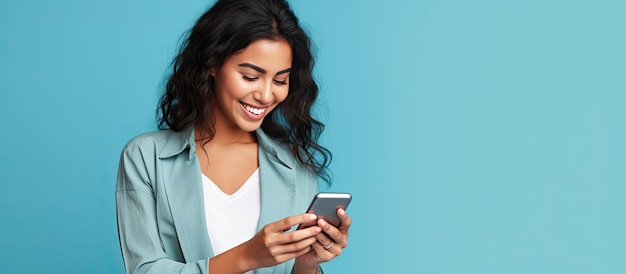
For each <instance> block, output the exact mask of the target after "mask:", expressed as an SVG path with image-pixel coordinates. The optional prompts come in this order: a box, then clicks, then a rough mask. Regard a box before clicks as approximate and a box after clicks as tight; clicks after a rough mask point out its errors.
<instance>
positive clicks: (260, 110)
mask: <svg viewBox="0 0 626 274" xmlns="http://www.w3.org/2000/svg"><path fill="white" fill-rule="evenodd" d="M241 105H243V107H244V108H245V109H246V110H247V111H248V112H250V113H252V114H254V115H260V114H263V112H265V110H266V109H267V108H253V107H251V106H249V105H246V104H244V103H241Z"/></svg>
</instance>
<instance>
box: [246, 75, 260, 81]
mask: <svg viewBox="0 0 626 274" xmlns="http://www.w3.org/2000/svg"><path fill="white" fill-rule="evenodd" d="M242 76H243V79H245V80H247V81H254V80H258V79H259V78H258V77H250V76H248V75H245V74H243V75H242Z"/></svg>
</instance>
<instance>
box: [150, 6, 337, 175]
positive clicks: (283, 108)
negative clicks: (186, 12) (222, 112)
mask: <svg viewBox="0 0 626 274" xmlns="http://www.w3.org/2000/svg"><path fill="white" fill-rule="evenodd" d="M259 39H269V40H278V39H284V40H285V41H287V42H288V43H289V45H290V46H291V50H292V54H293V61H292V66H291V74H290V76H289V93H288V95H287V98H286V99H285V100H284V101H283V102H282V103H280V104H279V105H278V106H277V107H276V108H275V109H274V110H273V111H272V112H271V113H269V114H268V116H266V117H265V119H264V120H263V123H262V125H261V128H262V129H263V131H264V132H265V133H267V134H268V135H269V136H271V137H273V138H276V139H279V140H281V141H283V142H286V143H288V144H289V145H290V147H291V149H292V152H293V154H294V155H295V156H296V158H297V160H298V161H299V162H300V163H301V164H303V165H304V166H305V167H307V168H308V169H310V170H312V171H313V172H315V173H316V174H317V175H318V176H320V177H321V178H322V179H324V180H325V181H326V182H329V183H330V179H331V178H330V174H329V172H328V170H327V168H328V165H329V164H330V161H331V160H332V154H331V153H330V151H329V150H328V149H326V148H324V147H322V146H321V145H320V144H318V139H319V137H320V134H321V133H322V131H323V130H324V124H323V123H321V122H320V121H318V120H316V119H314V118H313V117H312V116H311V107H312V106H313V104H314V102H315V100H316V98H317V95H318V86H317V84H316V83H315V80H314V79H313V65H314V60H313V56H312V54H311V41H310V39H309V36H308V35H307V34H306V33H305V32H304V31H303V30H302V28H301V27H300V25H299V23H298V18H297V17H296V16H295V15H294V13H293V11H292V10H291V7H290V6H289V4H288V3H287V2H286V1H284V0H219V1H217V2H216V3H215V5H214V6H213V7H212V8H210V9H209V10H208V11H207V12H206V13H204V14H203V15H202V16H201V17H200V19H198V21H197V22H196V24H195V25H194V26H193V28H192V29H191V30H190V31H189V32H188V33H187V37H186V39H185V40H184V42H183V43H182V45H181V47H180V50H179V53H178V55H177V56H176V58H175V59H174V61H173V62H172V69H173V71H172V74H171V75H170V77H169V79H168V81H167V85H166V87H165V92H164V93H163V95H162V97H161V99H160V102H159V107H158V109H157V116H158V127H159V129H171V130H174V131H181V130H184V129H186V128H187V127H189V126H195V127H196V128H197V129H198V130H199V131H200V132H201V133H202V135H203V136H208V137H207V138H205V139H204V141H205V142H209V141H210V140H211V139H212V138H213V136H215V118H214V116H213V114H212V111H213V110H212V109H211V103H212V101H213V100H215V83H214V81H215V79H214V78H213V77H212V76H210V71H211V70H212V69H219V68H220V67H221V66H222V65H223V64H224V62H225V61H226V59H228V57H230V56H231V55H233V54H234V53H236V52H238V51H240V50H242V49H244V48H246V47H247V46H248V45H250V44H251V43H252V42H254V41H257V40H259Z"/></svg>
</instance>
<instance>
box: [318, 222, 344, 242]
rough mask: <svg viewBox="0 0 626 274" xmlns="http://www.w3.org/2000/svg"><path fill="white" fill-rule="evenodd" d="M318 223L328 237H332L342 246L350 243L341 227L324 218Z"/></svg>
mask: <svg viewBox="0 0 626 274" xmlns="http://www.w3.org/2000/svg"><path fill="white" fill-rule="evenodd" d="M317 224H318V226H320V227H321V228H322V231H324V234H326V235H328V237H330V239H331V240H332V241H333V242H335V243H337V244H339V245H340V246H341V247H345V246H347V245H348V241H347V240H346V239H347V235H344V234H343V233H342V232H341V231H340V230H339V229H337V228H336V227H334V226H333V225H331V224H329V223H328V222H326V221H325V220H323V219H320V220H318V221H317ZM320 234H321V233H320Z"/></svg>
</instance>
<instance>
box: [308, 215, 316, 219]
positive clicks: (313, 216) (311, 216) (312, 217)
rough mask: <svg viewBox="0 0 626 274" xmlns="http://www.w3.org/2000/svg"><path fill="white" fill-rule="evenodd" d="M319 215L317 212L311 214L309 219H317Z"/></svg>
mask: <svg viewBox="0 0 626 274" xmlns="http://www.w3.org/2000/svg"><path fill="white" fill-rule="evenodd" d="M315 219H317V216H316V215H315V214H309V220H315Z"/></svg>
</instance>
